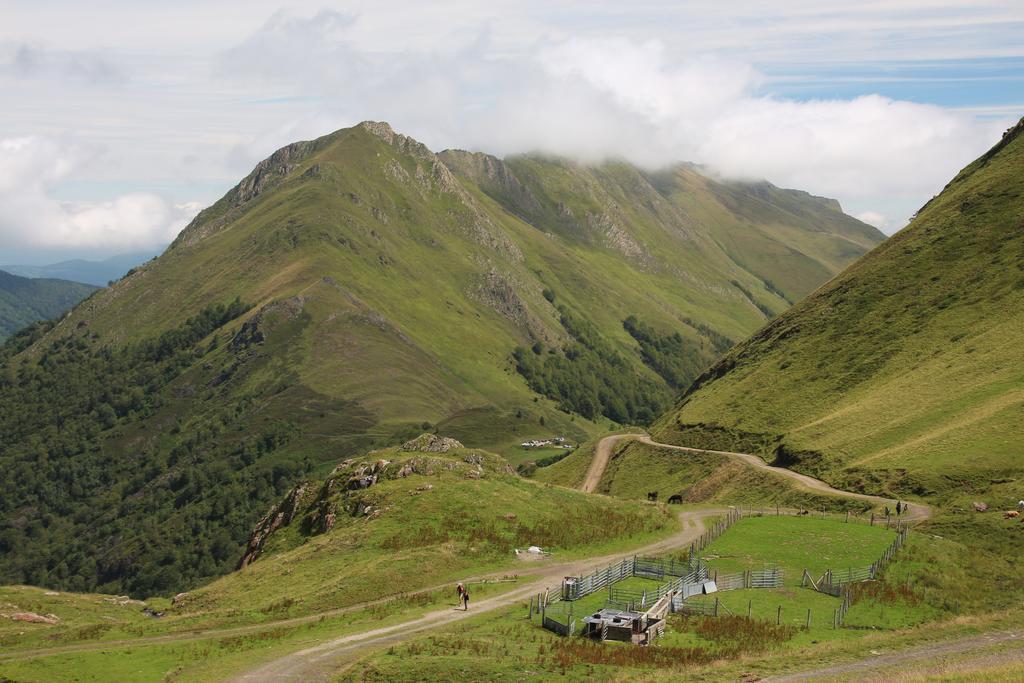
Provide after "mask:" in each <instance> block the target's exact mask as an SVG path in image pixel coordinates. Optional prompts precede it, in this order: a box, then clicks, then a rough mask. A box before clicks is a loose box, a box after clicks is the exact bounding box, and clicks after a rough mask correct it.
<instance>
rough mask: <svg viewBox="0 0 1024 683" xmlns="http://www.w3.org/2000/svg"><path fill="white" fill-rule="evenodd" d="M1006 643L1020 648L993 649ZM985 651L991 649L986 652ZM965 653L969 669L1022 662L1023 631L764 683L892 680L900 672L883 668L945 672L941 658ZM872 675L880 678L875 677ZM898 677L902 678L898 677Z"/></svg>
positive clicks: (922, 648) (916, 649) (925, 673)
mask: <svg viewBox="0 0 1024 683" xmlns="http://www.w3.org/2000/svg"><path fill="white" fill-rule="evenodd" d="M1004 643H1020V647H1014V648H1012V649H1011V650H1009V651H999V652H992V651H991V649H992V648H993V647H995V646H998V645H1002V644H1004ZM984 650H989V651H988V652H984ZM963 654H967V655H968V657H967V659H966V660H964V661H961V662H960V665H961V666H963V667H964V668H965V669H968V670H969V669H971V668H983V667H984V666H990V665H1000V664H1012V663H1015V662H1020V661H1021V657H1022V656H1024V631H996V632H993V633H982V634H979V635H974V636H967V637H965V638H958V639H955V640H946V641H942V642H938V643H929V644H927V645H919V646H917V647H909V648H907V649H905V650H899V651H898V652H890V653H886V654H879V655H875V656H872V657H870V658H868V659H861V660H857V661H855V662H847V663H845V664H835V665H833V666H826V667H821V668H817V669H809V670H807V671H799V672H796V673H791V674H784V675H781V676H772V677H770V678H766V679H764V683H769V682H770V683H797V682H798V681H826V680H827V681H831V680H855V681H865V680H868V679H869V678H870V680H893V674H894V673H899V672H898V671H897V672H886V673H884V674H883V672H881V671H880V670H882V669H888V668H890V667H899V666H900V665H902V664H908V663H909V664H912V665H914V667H915V668H916V669H918V670H917V671H914V672H913V673H915V674H920V675H922V676H930V675H932V674H933V673H934V674H939V673H942V672H943V669H944V667H945V666H946V665H945V664H943V662H942V661H941V660H942V658H944V657H955V656H957V655H963ZM929 668H932V669H934V671H930V670H929ZM872 674H875V676H878V677H877V678H876V677H875V676H872ZM880 674H881V675H880ZM897 679H898V680H900V678H899V677H897Z"/></svg>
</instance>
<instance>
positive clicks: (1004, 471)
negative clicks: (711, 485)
mask: <svg viewBox="0 0 1024 683" xmlns="http://www.w3.org/2000/svg"><path fill="white" fill-rule="evenodd" d="M1022 131H1024V122H1022V123H1020V124H1018V125H1017V126H1016V127H1014V128H1013V129H1011V130H1010V131H1008V132H1007V134H1006V135H1005V137H1004V138H1003V140H1002V141H1001V142H1000V143H999V144H998V145H996V147H994V148H993V149H992V150H991V151H990V152H989V153H987V154H985V155H984V156H983V157H981V158H980V159H978V160H977V161H975V162H974V163H972V164H971V165H970V166H968V167H967V168H965V169H964V170H963V171H961V172H960V174H959V175H957V176H956V178H954V179H953V180H952V181H951V182H950V183H949V185H947V186H946V188H945V189H944V190H943V191H942V193H941V194H940V195H938V196H937V197H935V198H934V199H932V200H931V201H930V202H928V204H926V205H925V206H924V208H922V209H921V211H920V212H919V213H918V215H917V216H916V217H915V219H914V220H913V222H912V223H911V224H910V225H909V226H908V227H907V228H906V229H904V230H903V231H901V232H900V233H899V234H897V235H896V236H895V237H893V238H891V239H890V240H888V241H887V242H886V243H884V244H883V245H881V246H880V247H878V248H876V249H875V250H874V251H872V252H871V253H870V254H868V255H867V256H865V257H864V258H862V259H861V260H860V261H858V262H857V263H856V264H854V265H853V266H851V267H850V268H849V269H847V270H846V271H845V272H844V273H843V274H842V275H840V276H839V277H837V278H835V279H834V280H832V281H831V282H829V283H828V285H826V286H825V287H823V288H822V289H820V290H819V291H817V292H816V293H815V294H814V295H812V296H811V297H809V298H807V299H806V300H804V301H802V302H801V303H799V304H798V305H796V306H794V307H793V308H792V309H791V310H790V311H788V312H787V313H785V314H784V315H782V316H780V317H779V318H777V319H776V320H774V321H773V322H771V323H770V324H768V325H767V326H766V327H765V328H764V329H762V330H761V331H760V332H758V333H757V334H756V335H754V336H753V337H752V338H751V339H749V340H748V341H746V342H744V343H742V344H740V345H739V346H737V347H736V348H735V349H733V350H732V351H730V352H729V353H728V354H727V355H726V356H725V357H724V358H723V359H722V360H721V361H719V362H718V363H717V364H716V365H715V366H713V367H712V368H710V369H709V370H708V371H707V372H706V373H704V374H703V375H702V376H701V377H700V378H699V379H698V380H697V381H696V382H695V383H694V385H693V386H692V387H691V389H690V390H689V392H688V393H687V394H686V396H685V397H684V398H683V399H682V401H681V403H680V405H679V407H678V409H677V410H675V411H673V412H672V413H671V414H670V415H669V416H668V417H666V418H664V419H663V420H661V421H660V422H659V423H658V424H657V426H656V430H655V431H656V433H657V435H658V437H659V438H660V439H661V440H671V441H673V442H676V443H682V444H688V445H699V446H710V447H715V448H724V449H728V448H734V449H751V450H756V451H760V452H761V453H763V454H765V455H766V456H767V457H768V458H769V459H771V458H774V459H775V460H776V461H778V462H779V463H781V464H786V465H789V466H793V467H795V468H797V469H800V470H803V471H808V472H813V473H815V474H817V475H823V476H826V477H827V478H829V479H830V480H832V481H833V482H835V483H837V484H840V485H844V486H863V487H865V488H870V489H872V490H873V491H879V490H886V489H887V490H890V491H892V492H893V493H896V494H911V493H916V494H919V495H928V494H935V493H939V492H942V493H947V492H951V491H955V492H957V493H959V494H963V495H971V492H974V494H975V495H977V494H978V493H980V492H983V491H985V490H986V489H989V488H990V487H997V488H998V487H999V485H1000V483H1003V484H1005V483H1006V482H1008V481H1012V480H1013V478H1015V477H1019V476H1020V474H1021V472H1022V464H1021V460H1020V454H1021V450H1022V447H1024V440H1022V437H1021V431H1020V426H1021V425H1022V424H1024V347H1022V346H1021V344H1020V334H1021V331H1022V330H1024V135H1022ZM1003 488H1005V486H1004V487H1003ZM1008 493H1009V495H1013V496H1014V498H1013V502H1016V498H1017V497H1019V496H1016V494H1013V493H1012V492H1008Z"/></svg>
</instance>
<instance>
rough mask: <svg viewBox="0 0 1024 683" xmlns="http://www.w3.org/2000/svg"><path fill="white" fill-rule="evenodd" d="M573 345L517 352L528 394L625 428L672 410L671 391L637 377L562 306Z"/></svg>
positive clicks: (625, 361) (630, 366)
mask: <svg viewBox="0 0 1024 683" xmlns="http://www.w3.org/2000/svg"><path fill="white" fill-rule="evenodd" d="M558 311H559V313H560V314H561V318H560V319H561V323H562V327H564V328H565V330H566V332H568V333H569V335H570V337H571V338H572V340H573V341H572V343H570V344H568V345H566V346H565V347H563V348H551V349H545V348H544V347H543V346H542V345H541V344H540V343H537V344H534V346H533V348H532V349H526V348H523V347H520V348H517V349H516V350H515V351H514V352H513V358H514V359H515V362H516V368H517V369H518V371H519V373H520V374H522V375H523V377H524V378H526V381H527V383H528V384H529V385H530V388H531V389H533V390H534V391H536V392H537V393H539V394H543V395H545V396H547V397H548V398H551V399H553V400H556V401H558V402H559V405H560V407H561V408H562V409H563V410H566V411H570V412H575V413H579V414H580V415H582V416H583V417H586V418H588V419H594V418H596V417H598V416H601V415H603V416H605V417H607V418H609V419H611V420H614V421H615V422H619V423H622V424H649V423H650V422H651V421H652V420H654V418H655V417H656V416H657V415H659V414H660V413H661V412H662V411H663V410H664V409H665V408H667V407H668V404H669V401H670V400H671V392H670V391H669V389H668V387H667V386H666V385H665V384H663V383H661V382H658V381H656V380H654V379H651V378H649V377H647V376H645V375H643V374H641V373H639V372H637V367H636V366H635V365H634V362H633V361H632V360H630V359H627V358H626V357H624V356H622V355H621V354H620V353H618V352H617V351H616V350H615V349H614V348H613V347H612V346H611V344H610V343H609V342H608V341H607V340H606V339H604V337H602V336H601V334H600V332H598V330H597V328H596V327H594V326H593V325H592V324H591V323H590V322H589V321H587V320H584V319H583V318H579V317H576V316H575V315H573V313H572V312H571V311H570V310H569V309H568V308H567V307H566V306H564V305H560V306H558Z"/></svg>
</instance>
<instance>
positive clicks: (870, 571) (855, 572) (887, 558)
mask: <svg viewBox="0 0 1024 683" xmlns="http://www.w3.org/2000/svg"><path fill="white" fill-rule="evenodd" d="M907 534H908V531H907V529H906V527H904V526H903V525H900V527H899V531H898V532H897V534H896V538H895V539H893V542H892V543H890V544H889V546H888V547H887V548H886V549H885V551H884V552H883V553H882V556H881V557H880V558H878V559H877V560H875V561H874V562H872V563H871V564H870V565H869V566H867V567H850V568H847V569H840V570H838V571H836V570H833V569H828V570H826V571H825V573H824V574H822V576H821V578H820V579H818V580H817V581H815V580H814V579H813V577H811V575H810V573H809V572H808V571H807V570H806V569H805V570H804V575H803V577H802V578H801V580H800V585H801V586H804V587H805V588H811V589H813V590H816V591H818V592H819V593H827V594H828V595H831V596H833V597H836V598H842V600H843V602H842V604H841V605H840V606H839V607H838V608H837V609H836V610H835V614H834V616H833V619H832V623H833V626H834V628H839V627H840V626H842V625H843V619H844V618H845V617H846V613H847V611H849V609H850V584H852V583H857V582H859V581H869V580H871V579H877V578H878V576H879V574H881V573H882V570H883V569H885V568H886V567H887V566H888V565H889V563H890V562H892V558H893V557H895V556H896V553H897V552H899V550H900V548H902V547H903V544H904V543H906V542H907Z"/></svg>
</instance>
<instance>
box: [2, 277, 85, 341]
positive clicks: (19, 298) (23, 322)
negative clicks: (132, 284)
mask: <svg viewBox="0 0 1024 683" xmlns="http://www.w3.org/2000/svg"><path fill="white" fill-rule="evenodd" d="M94 291H96V287H93V286H92V285H85V284H81V283H79V282H69V281H67V280H51V279H38V280H33V279H29V278H25V277H18V276H17V275H11V274H10V273H7V272H5V271H2V270H0V342H2V341H3V340H4V339H6V338H7V337H9V336H10V335H11V334H13V333H14V332H16V331H18V330H20V329H21V328H23V327H26V326H28V325H30V324H31V323H34V322H36V321H38V320H49V319H50V318H55V317H57V316H58V315H60V314H61V313H64V312H65V311H67V310H68V309H70V308H71V307H72V306H74V305H75V304H77V303H78V302H79V301H81V300H82V299H84V298H85V297H87V296H89V295H90V294H92V293H93V292H94Z"/></svg>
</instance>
